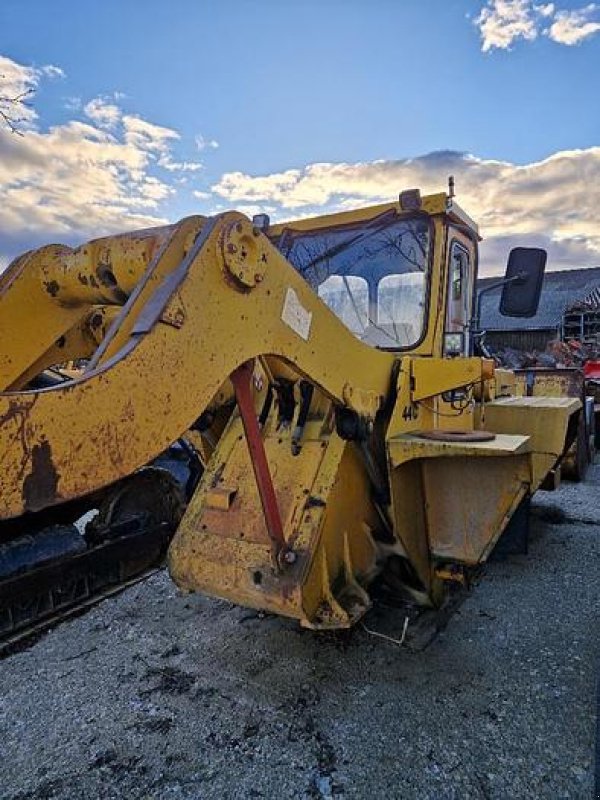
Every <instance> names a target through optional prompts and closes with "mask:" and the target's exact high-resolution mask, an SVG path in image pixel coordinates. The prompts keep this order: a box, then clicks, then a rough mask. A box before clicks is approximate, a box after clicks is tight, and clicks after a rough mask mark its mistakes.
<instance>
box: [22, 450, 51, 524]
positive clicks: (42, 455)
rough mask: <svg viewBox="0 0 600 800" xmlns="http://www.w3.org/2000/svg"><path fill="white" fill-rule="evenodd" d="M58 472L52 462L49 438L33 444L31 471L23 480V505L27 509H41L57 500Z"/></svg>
mask: <svg viewBox="0 0 600 800" xmlns="http://www.w3.org/2000/svg"><path fill="white" fill-rule="evenodd" d="M58 478H59V475H58V472H57V471H56V467H55V466H54V464H53V462H52V450H51V448H50V443H49V442H48V441H47V440H44V441H42V442H41V443H40V444H36V445H34V446H33V448H32V451H31V472H30V473H29V475H27V477H26V478H25V480H24V481H23V506H24V508H25V510H26V511H41V509H43V508H46V506H49V505H52V504H53V503H54V502H55V501H56V496H57V487H58Z"/></svg>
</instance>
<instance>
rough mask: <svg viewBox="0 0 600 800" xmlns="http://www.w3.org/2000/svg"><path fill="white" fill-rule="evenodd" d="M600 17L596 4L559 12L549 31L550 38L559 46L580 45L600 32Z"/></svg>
mask: <svg viewBox="0 0 600 800" xmlns="http://www.w3.org/2000/svg"><path fill="white" fill-rule="evenodd" d="M594 17H595V19H594ZM599 17H600V15H599V14H598V6H597V5H596V4H595V3H590V4H589V5H587V6H585V7H584V8H580V9H577V10H575V11H559V12H558V13H557V14H556V16H555V17H554V22H553V23H552V25H551V26H550V28H549V30H548V36H549V37H550V39H552V40H553V41H554V42H558V43H559V44H566V45H574V44H579V43H580V42H583V41H584V39H589V37H590V36H593V35H594V34H596V33H598V31H600V21H599Z"/></svg>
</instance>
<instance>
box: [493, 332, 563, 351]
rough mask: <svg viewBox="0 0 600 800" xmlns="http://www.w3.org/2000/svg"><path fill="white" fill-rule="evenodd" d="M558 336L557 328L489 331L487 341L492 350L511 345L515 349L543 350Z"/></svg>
mask: <svg viewBox="0 0 600 800" xmlns="http://www.w3.org/2000/svg"><path fill="white" fill-rule="evenodd" d="M557 336H558V331H557V329H556V328H541V329H540V328H537V329H532V330H527V329H522V330H512V331H488V332H487V334H486V337H485V342H486V344H489V345H490V347H491V348H492V350H500V349H504V348H505V347H511V348H512V349H513V350H526V351H531V350H538V351H543V350H545V349H546V345H547V344H548V342H551V341H552V340H553V339H556V338H557Z"/></svg>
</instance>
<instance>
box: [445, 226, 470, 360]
mask: <svg viewBox="0 0 600 800" xmlns="http://www.w3.org/2000/svg"><path fill="white" fill-rule="evenodd" d="M473 272H474V270H473V250H472V246H471V245H470V244H468V243H466V242H464V241H462V239H458V238H451V239H450V248H449V254H448V286H447V291H446V321H445V326H444V334H445V335H444V355H446V356H468V355H469V352H470V341H469V340H470V323H471V316H472V310H473V309H472V305H473V288H474V287H473V277H474V276H473Z"/></svg>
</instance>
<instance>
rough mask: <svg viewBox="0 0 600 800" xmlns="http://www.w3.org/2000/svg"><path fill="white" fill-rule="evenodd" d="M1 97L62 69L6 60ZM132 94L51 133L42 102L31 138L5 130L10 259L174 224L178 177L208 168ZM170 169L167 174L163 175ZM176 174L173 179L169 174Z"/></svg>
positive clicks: (2, 236) (31, 119)
mask: <svg viewBox="0 0 600 800" xmlns="http://www.w3.org/2000/svg"><path fill="white" fill-rule="evenodd" d="M0 75H1V76H2V78H1V79H0V96H6V97H14V96H17V95H18V94H21V93H23V92H25V91H28V90H32V91H35V89H36V88H37V86H38V85H39V83H40V81H41V80H47V79H50V78H55V77H60V76H61V75H62V70H60V68H58V67H42V68H39V69H38V68H35V67H29V66H25V65H22V64H18V63H17V62H15V61H13V60H11V59H9V58H6V57H3V56H0ZM122 99H123V95H121V94H119V93H115V94H113V95H112V96H102V97H96V98H93V99H92V100H90V101H89V102H87V103H85V104H83V103H81V101H79V102H75V100H78V98H75V99H74V98H70V99H69V101H68V102H70V105H71V110H74V111H77V110H78V109H79V108H81V107H83V111H82V114H83V119H72V120H70V121H68V122H66V123H63V124H60V125H55V126H53V127H50V128H49V129H45V128H43V127H42V125H41V124H40V121H39V119H38V117H37V114H36V111H35V108H34V107H33V104H32V105H30V106H29V107H28V108H27V109H26V112H25V114H26V120H25V123H24V124H25V128H24V132H25V135H24V136H14V135H12V134H11V133H10V131H9V129H8V128H7V127H2V126H0V195H1V196H2V203H1V204H0V242H1V243H2V247H1V250H2V252H1V253H0V260H1V261H3V262H6V261H7V260H8V258H9V257H11V256H13V255H15V254H16V253H18V252H22V251H24V250H27V249H30V248H31V247H36V246H39V245H40V244H45V243H47V242H48V241H67V242H69V241H71V242H72V241H76V240H81V239H87V238H90V237H96V236H101V235H103V234H107V233H111V232H114V231H121V230H125V229H127V228H130V229H131V228H136V227H147V226H149V225H156V224H162V223H164V222H165V213H164V203H165V201H166V200H168V199H169V198H170V197H171V196H172V195H173V194H174V192H175V189H174V183H175V180H176V178H177V177H178V175H180V174H182V173H187V172H195V171H197V170H199V169H200V168H201V164H199V163H197V162H193V161H183V160H179V159H177V158H176V156H175V154H174V152H173V147H174V146H176V145H177V144H178V142H179V140H180V134H179V133H178V132H177V131H176V130H174V129H172V128H168V127H164V126H161V125H157V124H155V123H154V122H151V121H149V120H146V119H143V118H142V117H141V116H136V115H134V114H127V113H124V112H123V109H122V108H121V104H120V101H121V100H122ZM161 170H163V171H164V172H162V173H161ZM161 176H166V177H161Z"/></svg>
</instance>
